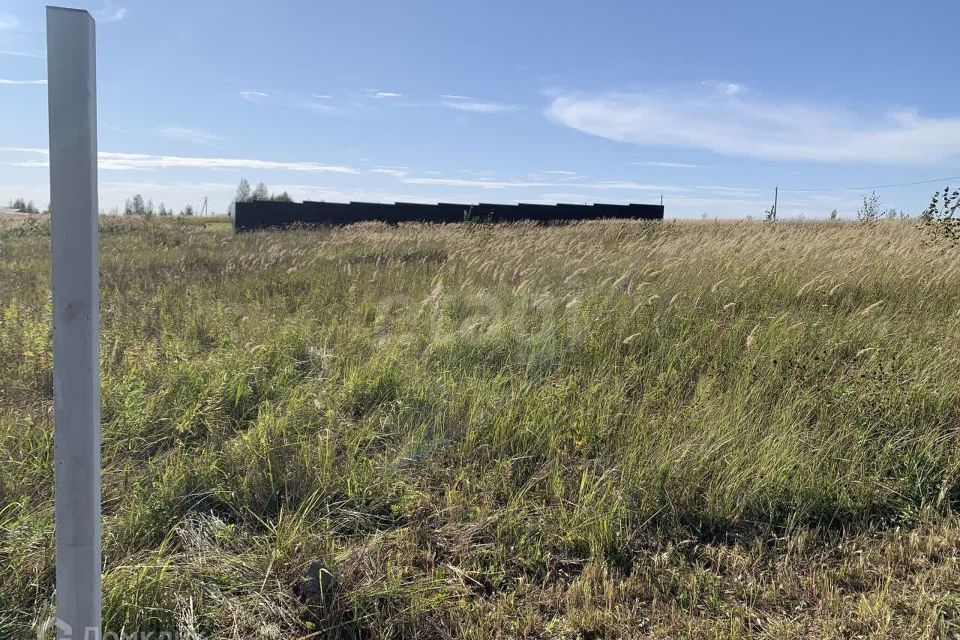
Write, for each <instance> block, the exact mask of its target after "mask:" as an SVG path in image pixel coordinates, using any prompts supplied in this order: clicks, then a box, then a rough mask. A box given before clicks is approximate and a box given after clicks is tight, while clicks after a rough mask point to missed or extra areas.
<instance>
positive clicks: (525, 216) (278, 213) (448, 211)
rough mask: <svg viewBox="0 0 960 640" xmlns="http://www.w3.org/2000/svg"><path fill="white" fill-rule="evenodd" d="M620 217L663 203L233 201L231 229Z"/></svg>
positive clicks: (655, 212)
mask: <svg viewBox="0 0 960 640" xmlns="http://www.w3.org/2000/svg"><path fill="white" fill-rule="evenodd" d="M603 218H625V219H631V220H662V219H663V205H654V204H592V205H589V204H555V205H550V204H490V203H484V202H481V203H480V204H472V205H471V204H454V203H448V202H441V203H438V204H419V203H414V202H396V203H393V204H380V203H376V202H348V203H346V202H311V201H309V200H307V201H305V202H273V201H256V202H238V203H236V204H235V205H234V211H233V227H234V229H236V230H237V231H242V230H248V229H250V230H252V229H269V228H273V227H281V228H282V227H289V226H292V225H343V224H351V223H354V222H364V221H368V220H372V221H380V222H386V223H398V222H432V223H440V224H443V223H452V222H465V221H471V220H474V221H489V222H520V221H523V220H528V221H533V222H540V223H549V222H567V221H574V220H600V219H603Z"/></svg>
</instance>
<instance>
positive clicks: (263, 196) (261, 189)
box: [250, 182, 270, 201]
mask: <svg viewBox="0 0 960 640" xmlns="http://www.w3.org/2000/svg"><path fill="white" fill-rule="evenodd" d="M269 199H270V192H269V191H267V185H265V184H263V183H262V182H261V183H259V184H258V185H257V188H256V189H254V190H253V193H252V194H250V200H257V201H259V200H269Z"/></svg>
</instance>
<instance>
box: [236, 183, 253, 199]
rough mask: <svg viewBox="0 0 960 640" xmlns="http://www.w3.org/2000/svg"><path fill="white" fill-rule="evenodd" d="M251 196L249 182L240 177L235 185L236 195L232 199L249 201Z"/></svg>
mask: <svg viewBox="0 0 960 640" xmlns="http://www.w3.org/2000/svg"><path fill="white" fill-rule="evenodd" d="M251 198H252V196H251V193H250V183H249V182H247V179H246V178H241V179H240V184H238V185H237V196H236V197H235V198H234V199H233V200H234V202H250V200H251Z"/></svg>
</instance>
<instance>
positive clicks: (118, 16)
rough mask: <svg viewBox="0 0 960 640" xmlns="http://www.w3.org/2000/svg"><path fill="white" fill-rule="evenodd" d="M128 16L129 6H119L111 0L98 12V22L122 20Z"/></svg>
mask: <svg viewBox="0 0 960 640" xmlns="http://www.w3.org/2000/svg"><path fill="white" fill-rule="evenodd" d="M126 17H127V8H126V7H118V6H116V5H114V4H113V2H111V1H110V0H107V1H106V2H105V3H104V6H103V9H102V10H100V11H98V12H97V22H101V23H104V22H120V21H121V20H123V19H124V18H126Z"/></svg>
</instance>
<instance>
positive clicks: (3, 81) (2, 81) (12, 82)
mask: <svg viewBox="0 0 960 640" xmlns="http://www.w3.org/2000/svg"><path fill="white" fill-rule="evenodd" d="M0 84H8V85H27V84H36V85H44V84H47V81H46V80H8V79H6V78H0Z"/></svg>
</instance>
